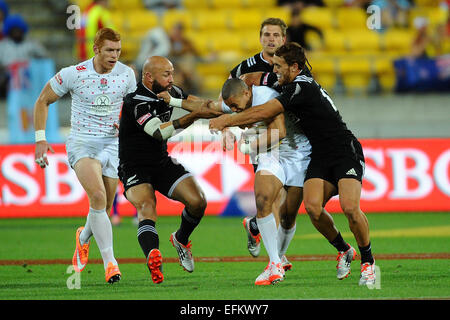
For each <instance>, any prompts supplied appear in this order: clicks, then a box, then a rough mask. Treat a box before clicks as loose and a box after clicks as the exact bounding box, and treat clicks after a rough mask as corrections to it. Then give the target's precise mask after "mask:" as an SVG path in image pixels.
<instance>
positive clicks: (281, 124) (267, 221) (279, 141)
mask: <svg viewBox="0 0 450 320" xmlns="http://www.w3.org/2000/svg"><path fill="white" fill-rule="evenodd" d="M221 95H222V98H223V101H224V103H222V102H221V101H217V102H214V103H210V104H209V106H210V107H211V108H213V109H215V110H217V111H222V112H224V113H232V112H241V111H243V110H245V109H247V108H250V107H252V106H254V105H258V104H261V103H265V102H267V101H269V100H271V99H273V98H275V97H276V96H278V92H277V91H275V90H274V89H271V88H269V87H266V86H250V87H249V86H247V84H246V83H245V82H244V81H242V80H241V79H236V78H231V79H228V80H227V81H226V82H225V84H224V85H223V88H222V92H221ZM160 97H163V98H164V99H165V100H166V101H167V102H169V103H171V104H172V105H174V106H178V107H183V108H184V109H186V110H189V111H193V110H195V109H197V108H199V106H200V105H201V103H200V102H199V101H187V100H183V101H182V102H181V104H180V101H179V100H177V99H176V98H173V97H170V96H169V95H168V94H167V92H165V93H162V94H160ZM265 128H267V130H265ZM249 131H250V132H253V133H256V134H255V135H253V134H252V133H249ZM258 132H259V133H258ZM239 148H240V150H241V151H242V152H243V153H246V154H250V155H251V158H252V162H253V163H257V166H256V173H255V182H254V185H255V199H256V207H257V215H256V222H257V224H258V228H259V231H260V233H261V236H262V239H263V242H264V246H265V248H266V251H267V253H268V255H269V259H270V261H269V264H268V265H267V267H266V268H265V269H264V271H263V272H262V273H261V274H260V275H259V276H258V277H257V278H256V280H255V284H256V285H269V284H274V283H277V282H279V281H282V280H283V279H284V272H285V269H287V270H289V269H290V267H292V265H291V264H290V263H289V261H288V260H287V259H286V256H285V253H286V250H287V248H288V246H289V243H290V241H291V240H292V238H293V236H294V233H295V232H291V233H288V234H286V233H285V232H284V231H280V228H278V227H277V224H278V223H277V222H278V217H279V214H280V204H283V203H284V205H288V206H289V207H290V208H294V210H292V209H291V210H290V211H291V212H295V214H296V213H297V212H298V209H299V207H300V204H301V202H302V197H301V195H302V188H303V180H304V176H305V171H306V168H307V166H308V163H309V154H310V152H311V146H310V144H309V141H308V139H307V138H306V137H305V135H304V134H303V133H302V132H301V130H300V129H299V128H298V127H296V126H295V124H294V123H292V120H291V118H290V117H289V115H287V116H286V117H285V115H283V114H280V115H278V116H277V117H275V118H274V119H271V120H270V121H267V122H266V123H258V124H255V126H253V127H252V128H250V129H249V130H248V131H246V132H244V133H243V137H242V138H241V140H240V142H239ZM283 187H285V189H286V191H287V194H288V195H289V194H295V195H300V196H298V197H288V199H289V201H287V202H284V201H283V199H280V198H279V195H280V194H283V195H285V194H284V193H281V192H280V191H281V190H282V188H283ZM280 218H284V217H283V216H282V217H280ZM293 219H294V223H295V216H294V217H293ZM293 230H295V229H293ZM258 253H259V252H258Z"/></svg>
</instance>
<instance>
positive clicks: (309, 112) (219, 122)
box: [210, 43, 375, 285]
mask: <svg viewBox="0 0 450 320" xmlns="http://www.w3.org/2000/svg"><path fill="white" fill-rule="evenodd" d="M273 62H274V71H275V73H276V76H277V80H278V81H277V82H278V85H280V86H282V87H281V88H282V92H281V94H280V95H279V96H278V97H276V98H274V99H272V100H270V101H268V102H267V103H265V104H263V105H261V106H255V107H252V108H250V109H248V110H245V111H244V112H241V113H238V114H232V115H223V116H220V117H218V118H215V119H212V120H210V129H213V130H222V129H223V128H224V127H229V126H239V125H248V124H251V123H255V122H258V121H264V120H266V119H271V118H273V117H274V116H276V115H278V114H279V113H281V112H284V111H290V113H291V114H292V115H293V116H295V117H296V118H297V123H298V125H299V126H300V127H301V128H302V130H303V132H304V133H305V135H306V136H307V137H308V139H309V141H310V143H311V146H312V152H311V162H310V163H309V166H308V169H307V172H306V177H305V183H304V189H303V201H304V203H305V208H306V211H307V212H308V215H309V216H310V218H311V221H312V223H313V224H314V226H315V227H316V228H317V230H318V231H319V232H321V233H322V234H323V235H324V236H325V237H326V238H327V239H328V240H329V241H330V242H331V243H332V244H333V245H334V246H335V247H336V248H337V249H338V251H339V252H340V253H339V255H338V261H339V262H338V268H337V269H338V278H339V279H342V278H344V277H345V276H347V275H348V274H349V273H350V263H351V261H352V260H353V259H354V256H355V255H356V251H355V250H354V249H353V248H352V247H351V246H350V245H348V244H347V243H345V242H344V240H343V239H342V236H341V234H340V233H339V232H338V231H337V229H336V227H335V225H334V221H333V219H332V218H331V216H330V215H326V214H324V213H323V212H322V205H324V204H325V203H326V202H327V201H328V200H329V199H330V198H331V197H332V196H333V195H335V194H339V202H340V205H341V208H342V210H343V212H344V214H345V215H346V217H347V219H348V221H349V226H350V230H351V231H352V232H353V234H354V236H355V239H356V242H357V244H358V247H359V251H360V254H361V277H360V280H359V284H360V285H365V284H368V285H373V284H374V283H375V261H374V259H373V256H372V253H371V244H370V238H369V224H368V221H367V217H366V216H365V214H364V213H363V212H362V211H361V209H360V204H359V201H360V196H361V182H362V178H363V175H364V155H363V151H362V147H361V144H360V143H359V141H358V140H357V139H356V138H355V136H354V135H353V133H352V132H351V131H350V130H349V129H348V128H347V126H346V124H345V123H344V121H343V120H342V118H341V116H340V114H339V112H338V110H337V109H336V106H335V105H334V103H333V101H332V100H331V98H330V96H329V95H328V93H327V92H326V91H325V90H324V89H323V88H322V87H321V86H320V85H319V84H318V83H317V82H316V81H315V80H314V79H313V78H312V77H311V76H310V75H309V70H308V68H307V67H306V63H307V60H306V56H305V52H304V49H303V48H302V47H301V46H300V45H299V44H297V43H287V44H285V45H283V46H281V47H280V48H278V49H277V51H276V52H275V55H274V57H273ZM344 275H345V276H344ZM343 276H344V277H343Z"/></svg>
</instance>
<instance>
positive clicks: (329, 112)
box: [270, 70, 356, 158]
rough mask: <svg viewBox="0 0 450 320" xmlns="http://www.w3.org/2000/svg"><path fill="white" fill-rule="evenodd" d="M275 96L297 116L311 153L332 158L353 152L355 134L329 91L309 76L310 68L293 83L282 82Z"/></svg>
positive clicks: (292, 115)
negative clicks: (348, 126)
mask: <svg viewBox="0 0 450 320" xmlns="http://www.w3.org/2000/svg"><path fill="white" fill-rule="evenodd" d="M270 78H272V79H275V78H276V77H275V78H274V77H273V76H272V77H270ZM275 85H276V82H275ZM275 99H278V101H280V103H281V104H282V105H283V107H284V109H285V111H288V113H285V115H286V114H287V115H288V116H291V117H294V120H295V121H296V122H297V124H298V125H299V126H300V127H301V129H302V130H303V132H304V133H305V135H306V137H307V138H308V139H309V141H310V143H311V147H312V155H319V156H324V157H327V158H330V157H332V156H334V155H341V154H342V153H347V152H348V151H352V150H349V149H348V148H349V147H350V146H351V144H350V141H352V140H354V139H356V138H355V136H354V135H353V133H352V132H351V131H350V130H349V129H348V128H347V125H346V124H345V122H344V121H343V120H342V117H341V115H340V114H339V111H338V110H337V108H336V106H335V105H334V102H333V100H331V98H330V96H329V95H328V93H327V92H326V91H325V90H324V89H323V88H322V87H321V86H320V85H319V84H318V83H317V82H316V81H315V80H314V79H313V78H312V77H311V76H310V73H309V70H304V71H303V72H301V73H300V74H299V75H298V76H297V77H296V78H295V79H294V81H293V82H291V83H289V84H286V85H283V86H282V87H281V94H280V95H279V96H278V97H276V98H275Z"/></svg>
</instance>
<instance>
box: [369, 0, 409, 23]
mask: <svg viewBox="0 0 450 320" xmlns="http://www.w3.org/2000/svg"><path fill="white" fill-rule="evenodd" d="M371 4H372V5H376V6H378V7H379V8H380V9H381V25H382V29H388V28H390V27H401V28H406V27H408V16H409V10H410V9H411V6H412V5H411V3H410V2H409V1H408V0H374V1H372V3H371Z"/></svg>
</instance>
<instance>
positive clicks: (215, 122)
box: [209, 114, 230, 132]
mask: <svg viewBox="0 0 450 320" xmlns="http://www.w3.org/2000/svg"><path fill="white" fill-rule="evenodd" d="M229 116H230V115H228V114H224V115H221V116H220V117H217V118H214V119H211V120H209V130H211V131H213V132H218V131H222V130H223V129H224V128H225V127H226V126H227V125H226V122H227V120H228V117H229Z"/></svg>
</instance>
